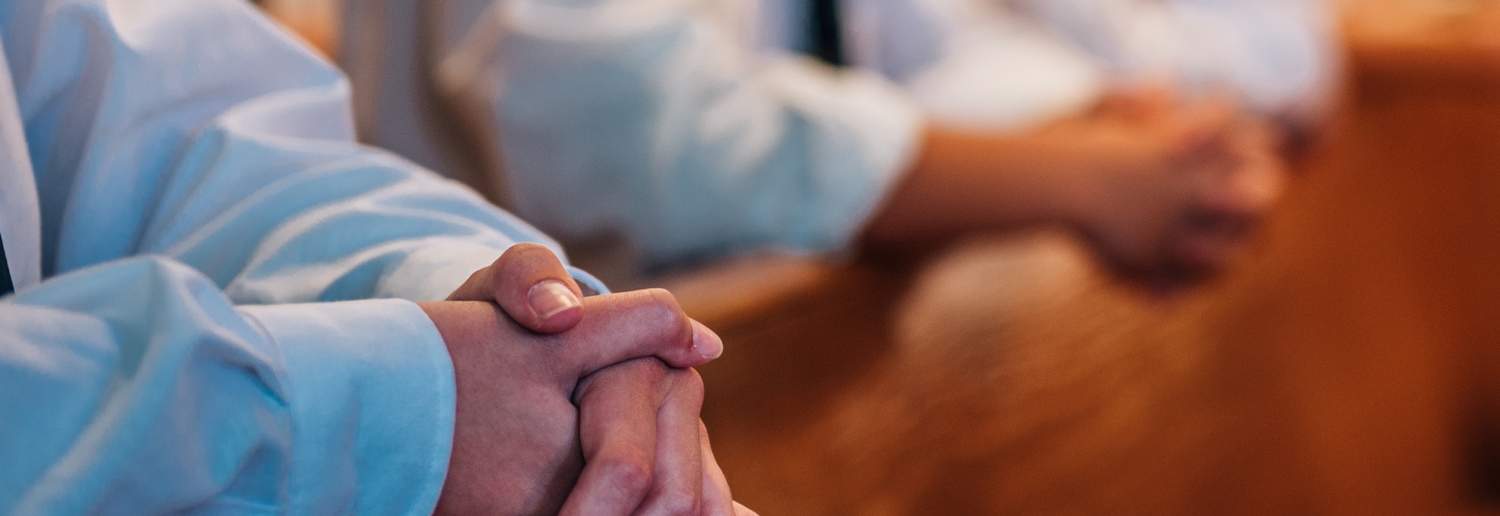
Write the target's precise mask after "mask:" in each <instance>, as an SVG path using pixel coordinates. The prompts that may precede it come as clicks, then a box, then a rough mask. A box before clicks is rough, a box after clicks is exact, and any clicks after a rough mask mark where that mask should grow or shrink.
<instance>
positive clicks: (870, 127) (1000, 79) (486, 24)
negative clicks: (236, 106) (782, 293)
mask: <svg viewBox="0 0 1500 516" xmlns="http://www.w3.org/2000/svg"><path fill="white" fill-rule="evenodd" d="M801 1H802V0H795V1H793V2H792V3H788V2H787V1H785V0H766V1H764V2H759V1H755V0H582V1H563V0H498V1H496V0H449V1H446V2H406V1H400V0H348V1H346V2H345V9H346V16H345V23H344V27H345V32H344V34H345V39H344V43H343V45H342V46H341V49H342V50H341V52H342V57H341V58H340V60H341V63H342V64H343V65H344V66H345V68H346V70H348V71H349V73H350V76H351V78H352V79H353V81H354V84H355V97H356V111H357V114H358V119H359V131H360V136H361V137H362V138H364V139H365V140H366V141H368V142H371V143H374V144H376V145H380V146H383V147H387V148H390V149H392V150H395V151H397V152H399V153H402V154H404V155H406V156H408V157H410V158H412V159H414V160H416V161H418V162H420V163H423V164H425V165H428V166H431V167H433V168H434V169H436V170H439V171H443V172H445V173H447V174H449V175H451V176H453V177H457V178H460V179H462V180H464V181H466V182H469V183H471V184H475V185H477V186H478V187H480V188H481V189H482V190H485V191H487V192H488V193H489V194H490V195H491V196H492V197H493V198H495V199H498V200H500V201H501V202H502V203H504V204H505V205H507V206H509V207H511V208H513V209H515V210H516V211H517V212H518V213H520V214H521V215H523V216H525V217H526V218H527V220H529V221H531V222H533V223H535V224H537V225H538V227H541V228H543V229H545V230H547V231H548V232H549V233H551V234H553V235H554V236H557V237H558V238H559V239H561V240H563V241H564V243H566V244H569V245H570V246H576V247H575V248H574V249H573V251H574V252H573V254H574V255H575V257H577V258H578V259H579V260H580V263H585V264H587V265H588V268H589V269H590V270H592V271H594V272H595V273H599V274H601V275H602V274H605V273H606V271H604V270H601V267H600V266H598V265H595V263H601V262H600V261H595V262H586V261H584V260H585V259H586V258H588V256H585V255H583V254H581V253H580V252H579V249H585V250H588V249H593V250H597V249H599V248H609V249H612V250H617V251H618V250H621V249H624V250H625V251H626V252H625V254H626V255H627V256H626V257H625V258H624V259H623V260H620V259H618V256H617V257H616V258H617V259H614V260H604V261H605V262H609V263H612V264H616V265H618V264H621V263H622V262H624V266H623V267H615V268H614V270H613V272H612V277H611V278H610V279H611V280H612V281H613V280H614V279H615V278H620V277H628V275H629V273H630V271H631V270H633V269H635V268H637V267H639V266H645V267H650V266H654V265H660V264H670V263H676V262H680V261H683V260H687V259H693V258H696V257H703V256H714V255H721V254H725V253H732V252H737V251H747V250H756V249H766V248H780V249H786V250H792V251H800V252H828V251H837V250H840V249H843V248H845V247H846V246H848V245H849V244H850V242H851V241H852V240H853V239H854V238H855V237H856V236H857V234H858V232H859V231H860V230H861V229H862V228H863V227H864V225H865V224H866V222H867V219H868V218H869V217H870V216H871V215H872V214H873V212H875V211H876V210H877V209H878V207H879V205H880V204H881V202H882V201H883V199H884V197H885V196H886V194H887V192H888V191H889V190H890V189H891V187H892V185H893V184H894V183H895V182H896V181H897V180H898V178H899V176H900V174H901V173H902V172H903V171H904V170H905V169H906V168H907V166H908V165H909V162H910V161H911V160H912V158H913V155H914V153H915V152H916V151H917V150H918V149H917V145H918V143H919V138H920V135H921V133H922V128H923V124H924V123H926V121H927V119H928V117H937V118H940V119H944V120H945V121H951V122H954V123H965V124H971V125H984V126H989V127H1000V128H1007V129H1015V130H1019V129H1024V128H1026V127H1030V126H1032V125H1034V124H1037V123H1042V122H1045V121H1046V120H1049V119H1052V118H1055V117H1057V116H1062V115H1063V114H1067V113H1071V112H1076V111H1079V110H1081V109H1084V108H1086V107H1088V106H1090V105H1092V104H1093V102H1094V101H1095V100H1096V98H1097V96H1098V94H1099V91H1100V88H1101V81H1100V77H1099V75H1098V73H1097V70H1095V69H1094V68H1093V67H1092V65H1091V64H1089V63H1088V61H1087V58H1086V57H1085V56H1084V55H1083V54H1081V53H1079V52H1076V51H1074V50H1071V49H1070V48H1068V47H1066V46H1062V45H1057V44H1055V42H1052V40H1049V39H1047V38H1045V37H1042V36H1041V35H1040V34H1039V33H1037V32H1036V31H1033V30H1031V29H1029V28H1027V27H1025V26H1024V25H1022V24H1016V23H1012V22H1011V21H1010V20H1005V19H1002V18H1001V17H998V16H994V15H995V13H993V12H988V13H987V14H985V15H984V16H978V17H976V16H967V15H966V14H967V13H971V12H977V11H976V10H973V9H970V10H968V11H966V10H965V9H968V7H965V6H960V5H957V4H955V3H954V2H952V1H951V0H937V1H934V0H857V1H853V2H847V3H846V13H847V16H846V17H845V28H846V29H847V30H846V32H847V33H848V34H849V46H850V48H851V56H852V57H853V58H854V60H855V62H856V63H858V64H860V68H861V70H856V71H851V72H843V73H835V72H834V71H832V70H831V69H829V68H826V67H823V66H820V65H818V64H815V63H814V62H812V61H810V60H808V59H805V58H800V57H796V56H795V55H794V54H793V52H792V51H791V49H792V48H793V47H795V46H796V45H797V44H798V37H800V36H799V34H801V29H798V28H797V27H800V26H801V25H802V24H803V23H805V21H799V20H800V18H799V14H800V13H801V11H798V10H795V9H793V8H791V7H789V6H792V5H798V3H799V2H801ZM965 1H967V0H965ZM622 269H623V270H622Z"/></svg>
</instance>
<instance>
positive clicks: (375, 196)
mask: <svg viewBox="0 0 1500 516" xmlns="http://www.w3.org/2000/svg"><path fill="white" fill-rule="evenodd" d="M0 38H3V46H4V49H3V51H4V62H3V65H4V66H3V67H0V72H3V74H4V78H5V80H4V81H0V82H3V83H4V84H3V87H0V151H4V152H0V161H3V162H0V178H3V179H4V180H3V181H0V193H3V194H4V195H0V200H3V201H4V202H3V203H0V230H3V231H4V232H5V233H4V235H5V236H4V239H5V245H6V251H7V257H8V258H9V262H10V265H11V269H12V271H18V272H19V273H18V274H14V276H15V277H16V278H17V279H18V281H17V289H18V291H17V293H16V295H14V296H10V297H7V298H5V299H4V300H0V457H4V460H0V512H3V513H7V514H78V513H103V514H159V513H168V512H172V513H176V512H212V513H222V512H232V513H298V514H301V513H306V514H327V513H358V514H406V513H425V512H430V511H431V509H432V507H433V505H434V504H435V503H436V499H437V495H438V493H439V492H440V489H441V485H442V481H443V474H444V472H445V471H446V464H447V458H448V448H449V446H450V445H451V437H452V433H451V432H452V413H453V386H452V382H453V379H452V369H451V364H450V363H449V360H448V356H447V354H446V351H445V349H444V347H443V344H442V342H441V340H440V338H439V337H438V334H437V332H436V329H435V328H433V327H432V324H431V322H430V321H429V320H428V319H427V318H426V317H425V315H423V313H422V311H421V310H420V309H419V308H418V307H417V306H416V305H415V304H413V303H412V301H415V300H431V299H441V298H442V297H444V296H446V295H447V293H448V292H450V291H451V290H452V289H453V288H454V287H456V286H457V285H459V284H460V283H462V282H463V281H464V280H465V279H466V278H467V277H468V275H469V274H471V273H472V272H473V271H474V270H476V269H478V268H479V267H482V266H485V265H488V264H489V263H491V262H492V261H493V260H494V259H495V258H496V257H498V256H499V254H500V253H502V252H503V251H504V249H506V248H507V247H508V246H510V245H512V244H513V243H515V242H518V241H538V242H542V243H545V244H547V245H551V246H553V247H554V250H556V246H555V244H553V243H552V242H551V241H550V240H547V239H546V238H545V237H544V236H543V235H541V234H540V233H538V232H536V231H535V230H533V229H532V228H530V227H529V226H527V225H526V224H524V223H522V222H520V221H519V220H517V219H516V218H514V217H512V216H510V215H508V214H506V213H504V212H502V211H500V210H498V209H496V208H494V207H492V206H490V205H489V204H487V203H486V202H484V201H483V200H482V199H481V198H480V197H479V196H478V195H477V194H475V193H473V192H472V191H470V190H468V189H467V188H465V187H463V186H460V185H458V184H457V183H454V182H451V181H448V180H445V179H441V178H438V177H437V176H435V175H432V174H431V173H428V172H425V171H423V170H421V169H420V168H418V167H416V166H415V165H413V164H411V163H409V162H406V161H404V160H401V159H398V158H395V157H393V156H390V155H388V154H385V153H383V152H378V151H375V150H372V149H368V148H364V147H361V146H359V145H357V144H356V143H354V141H353V124H352V119H351V115H350V112H349V98H348V97H349V91H348V86H347V84H346V82H345V81H344V79H343V78H342V76H341V75H340V74H339V73H338V72H337V71H335V70H334V69H333V68H332V67H331V66H330V65H329V64H327V63H324V62H322V61H320V60H319V59H318V58H315V57H313V56H312V55H311V54H310V53H309V52H307V51H306V50H304V49H303V48H302V46H301V45H300V44H298V43H297V42H295V41H293V40H292V39H290V38H289V37H288V36H286V35H284V34H282V33H281V32H280V31H278V30H277V29H276V28H275V27H273V26H272V25H271V24H270V22H268V21H267V20H265V19H263V18H262V17H260V15H259V14H258V13H256V12H254V10H253V8H252V7H251V6H249V5H248V4H247V3H244V2H239V1H235V0H146V1H116V0H25V1H16V2H7V3H5V4H3V5H0ZM18 199H19V200H22V201H25V200H28V199H29V200H30V202H19V201H17V200H18ZM13 236H16V237H17V238H12V237H13ZM559 253H560V251H559ZM580 276H583V277H586V275H583V274H581V273H580Z"/></svg>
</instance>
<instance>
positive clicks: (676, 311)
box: [645, 288, 693, 340]
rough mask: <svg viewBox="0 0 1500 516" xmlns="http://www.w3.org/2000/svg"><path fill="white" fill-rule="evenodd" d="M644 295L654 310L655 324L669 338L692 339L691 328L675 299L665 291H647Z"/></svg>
mask: <svg viewBox="0 0 1500 516" xmlns="http://www.w3.org/2000/svg"><path fill="white" fill-rule="evenodd" d="M645 292H646V295H647V296H649V297H650V298H651V303H652V305H653V306H654V307H655V308H656V312H657V313H656V317H657V322H658V323H660V324H661V328H662V330H663V331H664V332H666V333H667V334H668V336H670V337H675V338H677V339H679V340H681V339H692V336H693V328H692V325H691V323H689V321H690V319H689V318H688V316H687V314H686V313H684V312H683V311H682V306H681V305H679V304H678V303H677V297H676V296H673V295H672V293H671V292H668V291H667V290H665V289H660V288H653V289H647V290H646V291H645Z"/></svg>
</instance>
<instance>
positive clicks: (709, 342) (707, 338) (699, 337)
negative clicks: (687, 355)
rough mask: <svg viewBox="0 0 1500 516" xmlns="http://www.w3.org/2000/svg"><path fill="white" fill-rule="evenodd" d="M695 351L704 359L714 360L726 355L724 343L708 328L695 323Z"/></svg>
mask: <svg viewBox="0 0 1500 516" xmlns="http://www.w3.org/2000/svg"><path fill="white" fill-rule="evenodd" d="M693 350H695V351H697V352H698V354H699V355H701V356H702V357H703V358H707V359H709V360H713V359H715V358H719V355H723V354H724V341H723V340H722V339H720V338H719V334H717V333H714V331H713V330H710V329H708V327H707V326H704V325H703V324H702V323H700V322H698V321H693Z"/></svg>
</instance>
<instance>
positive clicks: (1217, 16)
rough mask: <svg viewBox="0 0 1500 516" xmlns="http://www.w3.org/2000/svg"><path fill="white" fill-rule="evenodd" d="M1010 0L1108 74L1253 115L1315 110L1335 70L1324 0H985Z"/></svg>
mask: <svg viewBox="0 0 1500 516" xmlns="http://www.w3.org/2000/svg"><path fill="white" fill-rule="evenodd" d="M990 1H992V2H995V3H1004V4H1007V5H1014V6H1016V8H1017V10H1019V11H1021V12H1024V13H1026V14H1027V15H1028V16H1029V17H1031V18H1032V19H1034V20H1037V21H1039V22H1040V23H1041V24H1043V25H1044V26H1046V27H1049V28H1050V29H1052V30H1054V31H1055V32H1056V33H1058V34H1061V35H1062V36H1064V37H1066V38H1067V39H1068V40H1069V41H1071V42H1073V43H1074V44H1076V45H1078V46H1079V47H1080V48H1083V49H1085V50H1086V51H1088V52H1089V54H1090V55H1092V56H1093V57H1094V58H1095V59H1096V60H1098V62H1099V63H1100V64H1101V65H1102V66H1104V67H1105V68H1106V69H1108V70H1110V71H1111V72H1112V73H1113V74H1114V75H1115V76H1116V77H1121V78H1126V79H1134V78H1142V77H1164V78H1167V79H1169V80H1175V81H1177V83H1178V84H1179V85H1180V86H1182V88H1183V89H1184V90H1186V91H1187V92H1189V93H1193V92H1201V91H1204V90H1221V91H1227V92H1230V93H1233V94H1238V95H1239V98H1240V100H1241V102H1242V103H1243V104H1244V105H1245V106H1247V107H1248V108H1250V109H1252V110H1256V111H1259V112H1261V113H1263V114H1266V115H1270V116H1274V117H1279V118H1292V119H1305V118H1312V117H1317V116H1321V115H1322V114H1324V112H1325V111H1326V110H1327V109H1329V108H1330V107H1331V106H1330V105H1329V104H1330V103H1331V99H1332V97H1333V95H1334V94H1335V91H1334V90H1335V87H1336V82H1337V78H1338V74H1339V70H1340V64H1341V63H1340V62H1339V53H1338V49H1337V41H1336V38H1335V31H1336V28H1335V22H1336V20H1335V19H1334V16H1333V12H1332V10H1333V6H1332V5H1331V2H1328V1H1326V0H990Z"/></svg>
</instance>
